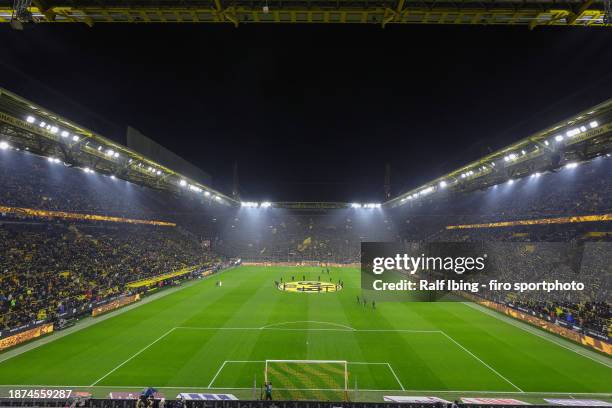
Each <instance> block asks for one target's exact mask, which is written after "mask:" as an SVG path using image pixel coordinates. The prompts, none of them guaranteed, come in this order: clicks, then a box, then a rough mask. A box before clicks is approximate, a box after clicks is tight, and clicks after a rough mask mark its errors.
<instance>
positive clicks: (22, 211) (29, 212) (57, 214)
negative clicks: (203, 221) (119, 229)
mask: <svg viewBox="0 0 612 408" xmlns="http://www.w3.org/2000/svg"><path fill="white" fill-rule="evenodd" d="M0 212H2V213H7V214H15V215H21V216H27V217H38V218H63V219H69V220H88V221H107V222H122V223H127V224H148V225H159V226H163V227H176V224H175V223H173V222H166V221H150V220H137V219H132V218H123V217H110V216H106V215H96V214H79V213H71V212H65V211H47V210H35V209H33V208H19V207H5V206H1V205H0Z"/></svg>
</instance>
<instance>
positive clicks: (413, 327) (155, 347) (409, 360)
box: [0, 266, 612, 402]
mask: <svg viewBox="0 0 612 408" xmlns="http://www.w3.org/2000/svg"><path fill="white" fill-rule="evenodd" d="M330 271H331V272H330V274H329V275H327V274H326V273H322V271H321V268H317V267H280V266H274V267H263V266H241V267H237V268H234V269H231V270H228V271H225V272H223V273H221V274H219V275H213V276H211V277H210V278H209V279H203V280H199V281H197V282H195V283H191V284H187V285H186V286H185V287H182V288H180V289H178V290H172V289H171V290H170V291H169V292H168V294H166V295H165V296H160V297H159V298H157V299H155V300H153V301H150V302H148V303H146V304H142V305H139V306H138V307H135V308H132V309H131V310H127V311H119V313H116V315H115V316H112V317H110V318H102V320H100V321H99V322H96V324H93V325H90V326H88V327H84V328H83V329H81V330H77V331H74V332H73V333H71V334H69V335H65V336H63V337H60V338H57V339H54V338H53V336H51V337H49V338H47V339H45V342H44V343H45V344H42V345H40V346H38V347H33V348H31V349H29V350H27V351H24V352H22V353H19V352H20V351H22V350H26V349H23V348H22V349H21V350H20V349H17V350H12V351H9V352H5V353H3V354H0V384H3V386H2V387H0V389H1V391H2V392H1V393H0V396H6V392H7V390H8V389H18V388H21V389H23V388H28V387H31V388H42V387H46V388H49V387H52V386H53V387H55V388H57V387H63V388H66V389H73V390H90V391H91V392H92V393H93V394H94V395H95V396H99V397H103V396H107V395H108V393H109V392H110V391H124V392H125V391H141V390H142V389H143V388H145V387H148V386H151V387H155V388H158V389H159V390H160V392H162V393H164V394H165V395H166V397H167V398H174V397H175V396H176V393H177V392H204V391H209V390H212V391H214V392H228V393H232V394H235V395H236V396H238V397H239V398H242V399H250V398H253V397H255V398H259V396H260V387H261V385H262V383H263V381H264V372H266V370H265V364H266V360H308V361H315V360H321V362H320V363H317V362H316V361H315V362H314V363H311V364H301V363H276V365H274V366H273V367H272V366H271V367H270V370H269V371H268V374H269V375H270V376H271V377H269V379H270V380H272V382H273V387H274V397H275V398H277V399H281V398H294V399H295V398H298V399H311V398H320V399H337V398H342V396H343V395H348V398H349V399H351V400H373V401H381V400H382V398H383V396H384V395H430V396H440V397H444V398H446V399H452V398H458V397H470V396H474V397H493V396H504V397H512V398H518V399H521V400H524V401H528V402H542V398H544V397H555V396H560V397H567V396H570V395H571V396H575V397H576V398H578V397H586V398H595V397H596V398H598V399H603V400H607V401H610V400H611V397H612V361H611V359H609V358H607V357H605V356H602V355H598V354H595V353H592V352H590V351H588V350H586V349H583V348H581V347H580V346H577V345H572V344H571V343H568V342H566V341H565V340H562V339H560V338H557V337H555V336H552V335H549V334H547V333H544V332H542V331H539V330H537V329H535V328H529V327H528V326H525V325H523V324H522V323H518V322H515V321H512V320H509V319H508V318H506V317H505V316H502V315H499V314H497V313H495V312H492V311H488V310H486V309H482V308H481V307H480V306H476V305H473V304H468V303H459V302H449V303H399V302H389V303H380V304H376V308H373V307H372V305H371V304H370V303H368V304H367V305H366V306H364V305H363V304H359V303H358V302H357V297H358V296H360V295H361V290H360V274H359V270H358V269H356V268H330ZM292 276H294V277H295V279H294V280H302V278H303V277H305V278H306V280H311V281H316V280H319V279H320V280H321V281H323V282H329V280H330V279H331V280H332V282H334V283H335V282H338V281H339V280H340V281H343V282H344V287H343V288H342V289H341V290H339V291H337V292H336V291H334V292H329V293H325V292H321V293H316V292H315V293H303V292H299V291H298V292H290V291H281V290H279V289H277V288H276V287H275V285H274V282H275V281H280V280H281V278H282V279H283V281H291V277H292ZM217 281H221V282H222V286H217V284H216V283H217ZM94 321H95V320H94ZM49 340H52V341H49ZM32 345H36V343H33V344H30V345H26V347H28V346H30V347H31V346H32ZM330 360H334V361H340V362H346V372H347V373H348V375H347V378H346V380H347V383H348V389H349V391H348V392H347V393H344V392H343V389H344V383H343V381H342V379H343V378H342V376H343V374H342V373H343V371H342V370H343V369H344V368H343V363H333V362H329V361H330ZM326 361H328V362H326Z"/></svg>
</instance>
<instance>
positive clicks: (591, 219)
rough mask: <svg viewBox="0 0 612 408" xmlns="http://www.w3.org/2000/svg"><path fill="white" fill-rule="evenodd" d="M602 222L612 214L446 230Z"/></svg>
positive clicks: (475, 225) (504, 222)
mask: <svg viewBox="0 0 612 408" xmlns="http://www.w3.org/2000/svg"><path fill="white" fill-rule="evenodd" d="M602 221H612V214H600V215H576V216H574V217H559V218H540V219H533V220H516V221H500V222H489V223H485V224H463V225H447V226H446V229H449V230H450V229H470V228H496V227H514V226H518V225H546V224H570V223H579V222H602Z"/></svg>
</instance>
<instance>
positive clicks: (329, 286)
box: [276, 281, 342, 293]
mask: <svg viewBox="0 0 612 408" xmlns="http://www.w3.org/2000/svg"><path fill="white" fill-rule="evenodd" d="M276 287H277V288H278V289H279V290H284V291H285V292H302V293H329V292H338V291H339V290H341V289H342V286H340V285H339V284H337V283H332V282H319V281H295V282H282V283H278V285H277V286H276Z"/></svg>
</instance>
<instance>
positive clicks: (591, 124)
mask: <svg viewBox="0 0 612 408" xmlns="http://www.w3.org/2000/svg"><path fill="white" fill-rule="evenodd" d="M598 125H599V123H597V121H596V120H594V121H592V122H591V123H589V126H590V127H591V129H594V128H596V127H597V126H598Z"/></svg>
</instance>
